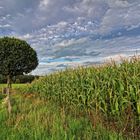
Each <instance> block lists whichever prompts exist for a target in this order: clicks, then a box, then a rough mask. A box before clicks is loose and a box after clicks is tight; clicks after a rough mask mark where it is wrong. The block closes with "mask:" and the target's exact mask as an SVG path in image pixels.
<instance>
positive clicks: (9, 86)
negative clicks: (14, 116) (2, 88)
mask: <svg viewBox="0 0 140 140" xmlns="http://www.w3.org/2000/svg"><path fill="white" fill-rule="evenodd" d="M10 88H11V78H10V75H8V76H7V106H8V113H9V116H10V115H11V112H12V106H11V99H10Z"/></svg>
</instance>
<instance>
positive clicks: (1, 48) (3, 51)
mask: <svg viewBox="0 0 140 140" xmlns="http://www.w3.org/2000/svg"><path fill="white" fill-rule="evenodd" d="M37 65H38V59H37V54H36V52H35V51H34V50H33V48H31V47H30V45H29V44H28V43H27V42H26V41H23V40H20V39H16V38H10V37H4V38H0V74H2V75H6V76H7V75H10V76H15V75H20V74H24V73H29V72H31V71H32V70H34V69H35V68H36V67H37Z"/></svg>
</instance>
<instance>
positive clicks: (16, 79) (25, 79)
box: [0, 75, 39, 84]
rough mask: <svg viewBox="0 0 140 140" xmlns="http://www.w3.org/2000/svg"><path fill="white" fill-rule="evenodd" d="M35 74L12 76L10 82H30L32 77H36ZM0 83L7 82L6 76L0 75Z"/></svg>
mask: <svg viewBox="0 0 140 140" xmlns="http://www.w3.org/2000/svg"><path fill="white" fill-rule="evenodd" d="M38 78H39V76H37V75H18V76H14V77H12V83H16V84H19V83H31V82H32V81H33V80H34V79H38ZM0 83H7V77H6V76H2V75H0Z"/></svg>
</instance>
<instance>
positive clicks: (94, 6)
mask: <svg viewBox="0 0 140 140" xmlns="http://www.w3.org/2000/svg"><path fill="white" fill-rule="evenodd" d="M139 9H140V1H139V0H135V1H134V0H70V1H67V0H24V1H23V0H12V1H11V0H4V1H0V36H5V35H9V36H15V37H19V38H22V39H24V40H26V41H27V42H28V43H30V44H31V46H32V47H33V48H34V49H35V50H36V51H37V53H38V57H39V61H40V65H39V67H38V69H37V73H48V72H51V71H54V70H58V69H61V68H65V67H67V66H68V67H69V66H70V67H71V66H74V65H77V64H78V65H87V64H93V63H94V64H95V63H96V62H98V63H101V62H103V61H104V60H105V58H109V56H114V57H115V58H116V56H118V55H120V54H121V55H126V56H129V55H131V54H134V53H135V52H136V51H137V52H138V53H139V51H140V41H139V40H140V10H139ZM48 60H49V61H50V62H48ZM58 60H63V61H62V62H58ZM77 60H78V61H77ZM46 69H48V70H46ZM41 70H42V72H41Z"/></svg>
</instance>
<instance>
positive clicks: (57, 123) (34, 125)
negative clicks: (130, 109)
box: [0, 94, 123, 140]
mask: <svg viewBox="0 0 140 140" xmlns="http://www.w3.org/2000/svg"><path fill="white" fill-rule="evenodd" d="M1 101H2V100H1ZM12 102H13V112H12V116H11V118H10V119H9V117H8V115H7V112H6V108H5V107H3V106H2V105H1V106H0V107H1V111H0V123H1V127H0V132H1V133H0V139H1V140H25V139H26V140H40V139H41V140H78V139H79V140H82V139H83V140H92V139H104V140H108V139H110V140H112V139H113V140H115V139H116V140H117V139H120V140H123V137H122V136H121V134H120V135H118V134H116V133H114V132H110V131H107V130H105V129H103V128H102V127H101V126H96V127H93V126H92V123H91V122H90V121H89V119H88V118H87V117H84V116H76V117H75V116H73V115H74V114H70V113H68V112H66V110H64V108H61V107H59V106H56V105H55V104H54V103H53V102H46V101H44V100H43V99H40V98H38V97H35V96H34V95H33V94H29V95H21V94H14V95H13V96H12ZM75 115H76V114H75ZM77 115H78V114H77Z"/></svg>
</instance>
